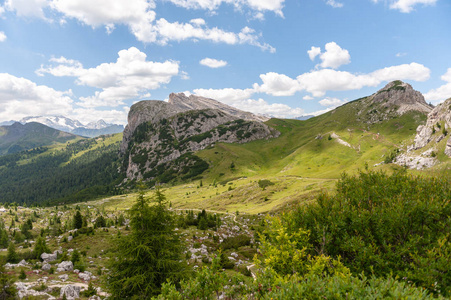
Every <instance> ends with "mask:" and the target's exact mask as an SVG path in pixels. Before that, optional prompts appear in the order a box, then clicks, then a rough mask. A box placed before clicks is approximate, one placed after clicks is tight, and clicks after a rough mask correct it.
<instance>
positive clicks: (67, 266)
mask: <svg viewBox="0 0 451 300" xmlns="http://www.w3.org/2000/svg"><path fill="white" fill-rule="evenodd" d="M73 269H74V264H73V263H72V262H71V261H63V262H62V263H60V264H59V265H58V269H57V271H58V272H64V271H72V270H73Z"/></svg>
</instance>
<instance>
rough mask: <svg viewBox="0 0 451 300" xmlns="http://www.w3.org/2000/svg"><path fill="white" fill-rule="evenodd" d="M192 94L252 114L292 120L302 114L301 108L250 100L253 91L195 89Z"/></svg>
mask: <svg viewBox="0 0 451 300" xmlns="http://www.w3.org/2000/svg"><path fill="white" fill-rule="evenodd" d="M193 92H194V94H196V95H198V96H202V97H207V98H211V99H215V100H217V101H219V102H222V103H224V104H227V105H230V106H233V107H236V108H238V109H241V110H244V111H249V112H252V113H254V114H260V115H269V116H273V117H278V118H294V117H299V116H301V115H302V114H303V113H304V110H303V109H302V108H298V107H296V108H293V107H290V106H288V105H286V104H282V103H272V104H270V103H268V102H267V101H265V100H263V99H261V98H260V99H258V100H254V99H250V97H251V96H252V95H253V94H254V93H256V92H257V91H256V90H254V89H232V88H225V89H195V90H194V91H193Z"/></svg>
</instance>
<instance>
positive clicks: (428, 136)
mask: <svg viewBox="0 0 451 300" xmlns="http://www.w3.org/2000/svg"><path fill="white" fill-rule="evenodd" d="M450 131H451V98H450V99H448V100H446V101H445V102H443V103H440V104H439V105H437V106H436V107H435V108H434V109H433V110H432V111H431V112H430V113H429V115H428V119H427V122H426V125H420V126H418V128H417V135H416V136H415V144H414V145H413V147H412V149H421V148H423V147H426V146H427V145H429V144H430V145H432V146H433V147H435V146H436V145H438V144H440V142H441V141H442V140H444V139H445V138H447V139H448V140H447V141H446V143H445V150H444V152H445V154H446V155H448V156H450V157H451V137H449V135H450V133H449V132H450Z"/></svg>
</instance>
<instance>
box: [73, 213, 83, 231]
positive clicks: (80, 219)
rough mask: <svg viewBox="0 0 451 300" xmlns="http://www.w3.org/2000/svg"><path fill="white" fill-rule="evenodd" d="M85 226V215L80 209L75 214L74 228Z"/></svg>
mask: <svg viewBox="0 0 451 300" xmlns="http://www.w3.org/2000/svg"><path fill="white" fill-rule="evenodd" d="M81 227H83V217H82V215H81V213H80V211H79V210H77V212H76V213H75V216H74V228H77V229H80V228H81Z"/></svg>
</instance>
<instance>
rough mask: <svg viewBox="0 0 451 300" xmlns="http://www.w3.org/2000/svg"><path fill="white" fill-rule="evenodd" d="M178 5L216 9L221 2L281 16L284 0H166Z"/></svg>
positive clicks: (237, 7)
mask: <svg viewBox="0 0 451 300" xmlns="http://www.w3.org/2000/svg"><path fill="white" fill-rule="evenodd" d="M167 1H169V2H171V3H173V4H175V5H177V6H179V7H183V8H186V9H204V10H209V11H216V10H217V9H218V8H219V7H220V6H221V4H223V3H224V4H230V5H233V6H234V7H235V8H236V9H238V10H242V9H243V8H244V7H248V8H250V9H252V10H256V11H257V13H256V14H258V12H265V11H272V12H274V13H275V14H277V15H279V16H281V17H283V12H282V9H283V4H284V2H285V0H167Z"/></svg>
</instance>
